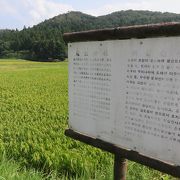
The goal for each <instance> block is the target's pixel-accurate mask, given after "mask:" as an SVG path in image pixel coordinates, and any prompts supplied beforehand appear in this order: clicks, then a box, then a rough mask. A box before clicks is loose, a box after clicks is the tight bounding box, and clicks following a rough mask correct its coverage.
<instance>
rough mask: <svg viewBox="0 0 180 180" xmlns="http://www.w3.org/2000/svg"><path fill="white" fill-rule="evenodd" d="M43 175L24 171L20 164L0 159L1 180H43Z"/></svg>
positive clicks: (2, 157)
mask: <svg viewBox="0 0 180 180" xmlns="http://www.w3.org/2000/svg"><path fill="white" fill-rule="evenodd" d="M42 179H43V175H42V174H41V173H39V172H37V171H35V170H27V169H22V167H21V166H20V164H18V163H17V162H14V161H13V160H7V158H5V157H4V156H1V158H0V180H42Z"/></svg>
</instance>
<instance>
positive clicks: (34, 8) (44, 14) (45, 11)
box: [21, 0, 73, 26]
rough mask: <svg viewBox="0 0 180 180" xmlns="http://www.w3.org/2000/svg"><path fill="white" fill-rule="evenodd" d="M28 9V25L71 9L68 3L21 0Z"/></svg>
mask: <svg viewBox="0 0 180 180" xmlns="http://www.w3.org/2000/svg"><path fill="white" fill-rule="evenodd" d="M21 1H22V3H23V5H24V6H25V8H26V9H27V10H28V14H29V17H30V21H29V25H30V26H31V25H34V24H37V23H39V22H41V21H43V20H45V19H48V18H51V17H54V16H56V15H58V14H61V13H65V12H67V11H71V10H73V7H72V6H71V5H68V4H62V3H57V2H53V1H51V0H21Z"/></svg>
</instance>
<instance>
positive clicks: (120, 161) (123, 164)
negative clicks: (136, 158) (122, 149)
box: [114, 154, 127, 180]
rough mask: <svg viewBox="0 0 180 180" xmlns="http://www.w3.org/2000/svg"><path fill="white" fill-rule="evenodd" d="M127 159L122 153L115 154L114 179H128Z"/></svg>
mask: <svg viewBox="0 0 180 180" xmlns="http://www.w3.org/2000/svg"><path fill="white" fill-rule="evenodd" d="M126 172H127V160H126V159H124V158H122V157H121V155H120V154H115V155H114V180H126Z"/></svg>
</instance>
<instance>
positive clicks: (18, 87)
mask: <svg viewBox="0 0 180 180" xmlns="http://www.w3.org/2000/svg"><path fill="white" fill-rule="evenodd" d="M67 65H68V62H60V63H42V62H30V61H24V60H0V152H1V153H3V152H6V155H7V156H8V157H13V160H11V161H10V162H9V161H7V162H5V161H1V164H0V167H1V166H2V167H3V166H4V167H5V169H8V167H9V170H8V171H9V175H11V174H16V172H17V173H19V172H21V173H22V176H23V175H24V177H26V176H25V175H26V174H27V173H30V174H32V173H34V171H32V170H28V171H26V169H32V168H33V169H36V170H39V171H40V172H43V173H44V175H43V176H44V178H46V179H64V180H66V179H68V180H69V179H73V180H74V179H84V180H87V179H96V180H98V179H99V180H106V179H107V180H110V179H113V169H112V167H113V156H112V155H111V154H109V153H105V152H102V151H101V150H99V149H96V148H93V147H90V146H88V145H85V144H83V143H80V142H77V141H73V140H72V139H70V138H67V137H65V135H64V131H65V129H66V128H67V120H68V87H67V82H68V66H67ZM15 162H17V164H18V165H17V164H15ZM8 163H10V164H12V167H14V170H13V168H11V166H10V165H7V164H8ZM22 167H26V169H25V170H24V171H25V172H23V171H19V168H22ZM11 171H12V173H10V172H11ZM29 171H30V172H29ZM23 173H24V174H23ZM50 174H51V175H50ZM0 175H1V171H0ZM4 176H5V175H4ZM34 176H35V175H34ZM14 177H16V176H14ZM19 177H20V175H19ZM31 177H33V176H31ZM35 177H36V176H35ZM39 177H40V178H41V177H42V176H41V174H40V175H39V174H38V175H37V179H38V178H39ZM127 177H128V179H130V180H135V179H138V180H146V179H147V180H149V179H154V180H156V179H157V180H158V179H165V180H166V179H167V180H169V179H172V178H171V177H170V176H167V175H164V174H162V173H159V172H157V171H153V170H150V169H149V168H145V167H144V166H141V165H137V164H136V163H133V162H129V168H128V175H127ZM8 178H9V177H7V178H6V179H8ZM14 179H16V178H14ZM19 179H20V178H19ZM25 179H28V174H27V178H25Z"/></svg>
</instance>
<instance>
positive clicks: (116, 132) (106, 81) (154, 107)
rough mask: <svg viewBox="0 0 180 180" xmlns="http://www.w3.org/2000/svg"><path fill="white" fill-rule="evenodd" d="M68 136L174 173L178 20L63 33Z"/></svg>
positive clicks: (119, 165)
mask: <svg viewBox="0 0 180 180" xmlns="http://www.w3.org/2000/svg"><path fill="white" fill-rule="evenodd" d="M64 40H65V41H66V42H68V46H69V50H68V57H69V111H70V113H69V129H68V130H66V131H65V134H66V135H67V136H69V137H71V138H73V139H76V140H79V141H81V142H84V143H86V144H89V145H92V146H94V147H97V148H100V149H102V150H105V151H108V152H111V153H113V154H115V164H114V179H117V180H118V179H125V178H126V168H127V165H126V159H129V160H132V161H135V162H137V163H140V164H143V165H146V166H148V167H151V168H153V169H156V170H159V171H161V172H164V173H167V174H170V175H172V176H175V177H180V153H179V152H180V151H179V150H180V111H179V105H180V92H179V88H180V49H179V45H180V23H165V24H154V25H142V26H130V27H120V28H115V29H103V30H93V31H85V32H74V33H66V34H64Z"/></svg>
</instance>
